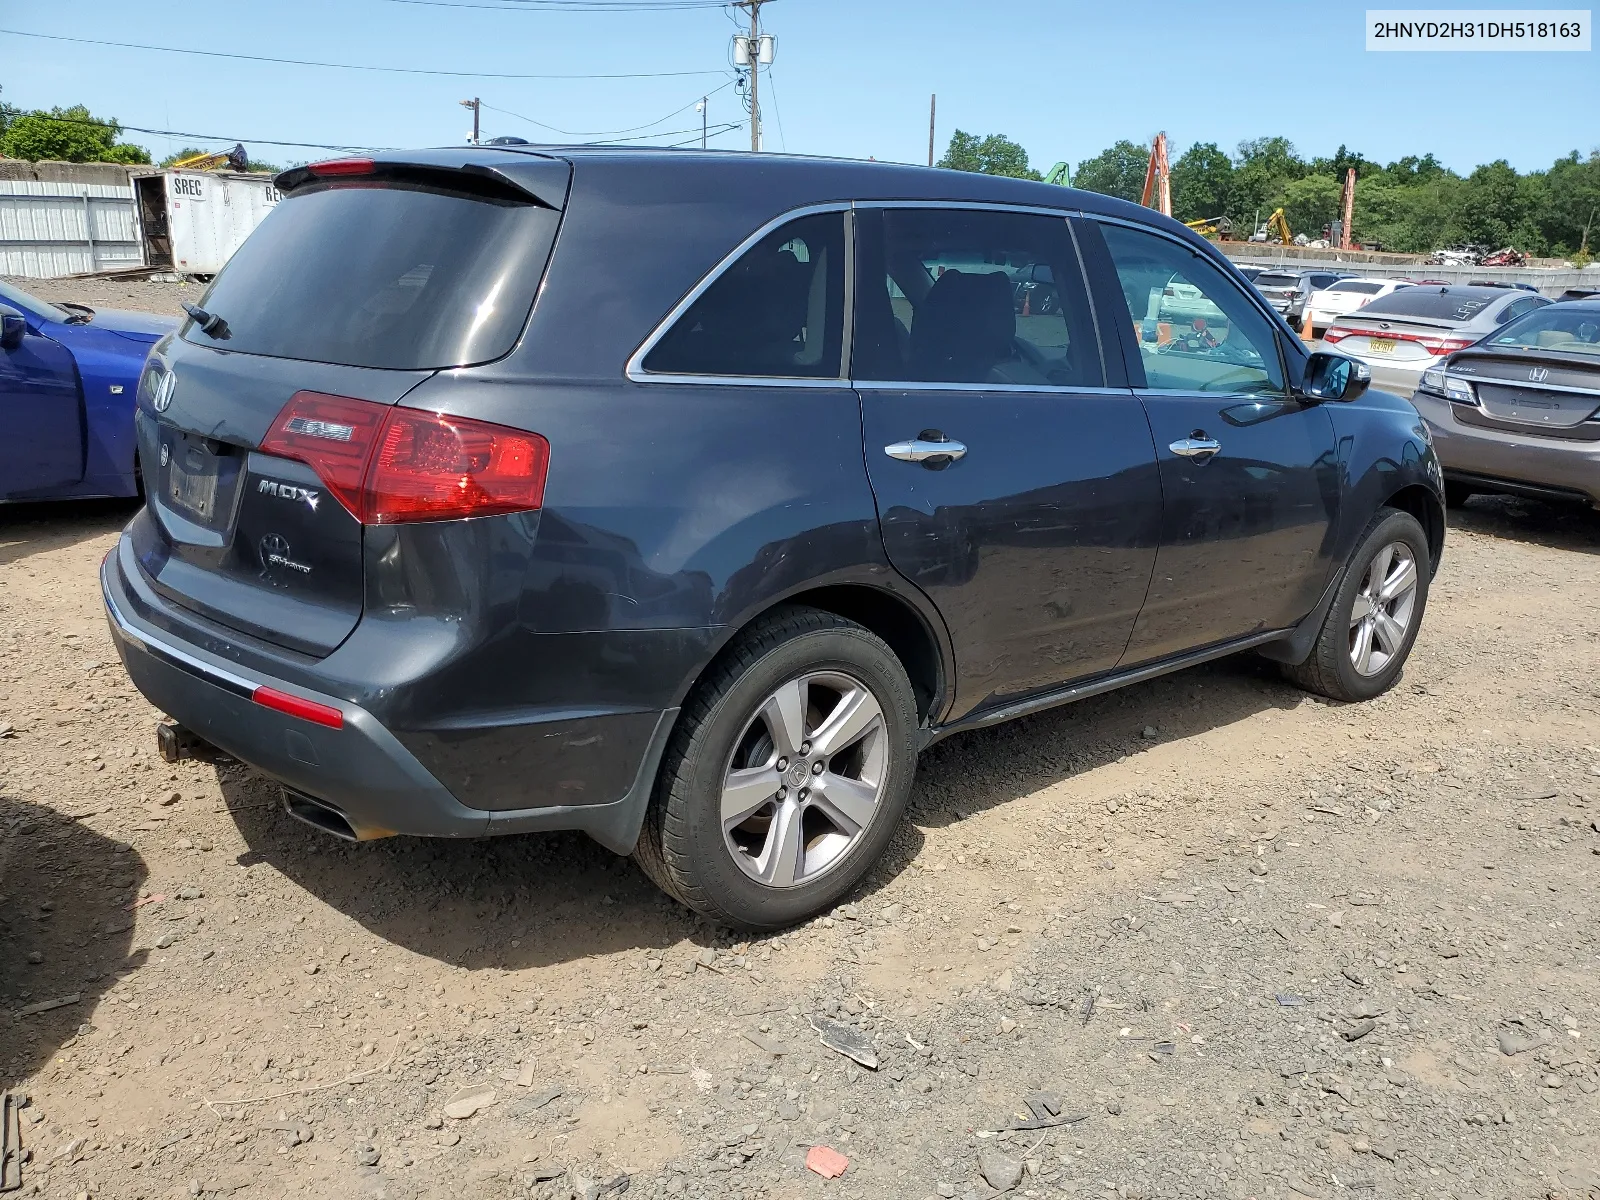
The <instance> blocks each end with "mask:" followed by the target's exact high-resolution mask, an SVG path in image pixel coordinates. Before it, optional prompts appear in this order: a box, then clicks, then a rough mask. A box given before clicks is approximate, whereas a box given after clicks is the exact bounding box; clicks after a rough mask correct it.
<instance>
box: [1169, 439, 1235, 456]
mask: <svg viewBox="0 0 1600 1200" xmlns="http://www.w3.org/2000/svg"><path fill="white" fill-rule="evenodd" d="M1167 449H1168V450H1171V451H1172V452H1173V453H1174V454H1181V455H1182V456H1183V457H1184V458H1210V457H1211V456H1212V455H1213V454H1215V453H1216V452H1217V451H1219V450H1221V449H1222V443H1221V442H1219V441H1217V439H1216V438H1209V437H1186V438H1179V439H1178V440H1177V441H1175V442H1173V443H1172V445H1170V446H1168V447H1167Z"/></svg>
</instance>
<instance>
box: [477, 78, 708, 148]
mask: <svg viewBox="0 0 1600 1200" xmlns="http://www.w3.org/2000/svg"><path fill="white" fill-rule="evenodd" d="M732 86H733V80H731V79H730V80H728V82H727V83H725V84H723V85H722V87H716V88H712V89H711V90H710V91H709V92H707V93H705V96H702V97H697V98H695V99H693V100H691V101H689V103H687V104H685V105H684V106H683V107H682V108H675V109H673V110H672V111H671V112H669V113H668V114H667V115H666V116H664V117H658V118H656V119H655V120H654V121H647V122H646V123H645V124H643V125H630V126H629V127H628V128H626V129H562V128H561V127H560V126H558V125H547V124H545V123H544V122H543V121H535V120H534V119H533V118H532V117H525V116H523V115H522V114H521V113H516V112H512V111H511V110H510V109H509V108H496V107H495V106H494V105H492V104H485V105H484V106H483V107H485V108H487V109H488V110H489V111H490V112H497V113H503V114H504V115H506V116H508V117H515V118H516V119H517V120H519V121H526V122H527V123H528V124H529V125H537V126H538V127H539V128H540V129H548V130H550V132H551V133H559V134H562V135H563V136H565V137H607V136H610V135H612V134H618V133H637V132H638V131H639V130H641V129H649V128H650V127H651V126H652V125H660V124H662V123H663V122H666V121H670V120H672V118H673V117H675V116H677V115H678V114H679V113H681V112H687V111H688V110H689V109H691V108H693V107H694V106H695V105H696V104H698V103H700V101H701V100H702V99H704V98H705V97H707V96H715V95H716V94H717V93H718V92H720V91H722V90H723V88H729V87H732Z"/></svg>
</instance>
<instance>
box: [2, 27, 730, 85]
mask: <svg viewBox="0 0 1600 1200" xmlns="http://www.w3.org/2000/svg"><path fill="white" fill-rule="evenodd" d="M0 34H10V35H11V36H12V37H26V38H42V39H44V40H46V41H51V42H75V43H77V44H79V45H83V46H113V47H116V48H117V49H119V50H159V51H161V52H162V53H163V54H191V55H197V56H199V57H202V58H229V59H237V60H242V61H244V62H264V63H280V64H283V65H286V66H291V67H326V68H331V69H335V70H340V71H376V72H380V73H383V74H390V75H445V76H451V77H454V78H458V79H667V78H681V77H683V76H687V75H720V74H722V72H721V71H629V72H623V73H620V74H614V75H519V74H512V73H509V72H504V71H442V70H435V69H434V68H432V67H377V66H370V65H367V64H365V63H337V62H318V61H316V60H313V59H303V58H270V57H268V56H266V55H264V54H236V53H233V52H231V51H227V50H189V49H185V48H183V47H181V46H151V45H146V44H145V43H142V42H108V41H103V40H101V39H100V38H82V37H67V36H66V35H65V34H59V33H30V32H28V31H27V30H23V29H0Z"/></svg>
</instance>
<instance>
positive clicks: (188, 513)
mask: <svg viewBox="0 0 1600 1200" xmlns="http://www.w3.org/2000/svg"><path fill="white" fill-rule="evenodd" d="M157 436H158V439H159V444H160V449H159V454H160V460H161V469H160V496H161V500H162V503H163V504H164V505H165V506H166V507H167V508H168V510H170V511H171V512H173V513H175V514H176V515H177V516H179V517H182V518H183V519H184V520H186V521H190V522H192V523H194V524H195V525H199V526H202V527H204V528H207V529H220V528H221V527H222V526H223V525H224V524H226V522H227V518H228V517H229V515H230V510H231V507H232V501H233V495H234V492H235V490H236V489H235V487H234V484H235V482H236V480H237V478H238V474H239V463H240V456H239V454H238V453H236V452H235V451H234V449H233V447H231V446H228V445H225V444H223V443H220V442H216V441H213V440H211V439H210V438H203V437H199V436H197V435H196V434H192V433H185V432H183V431H182V430H179V429H173V428H172V427H171V426H162V427H160V428H159V429H158V431H157Z"/></svg>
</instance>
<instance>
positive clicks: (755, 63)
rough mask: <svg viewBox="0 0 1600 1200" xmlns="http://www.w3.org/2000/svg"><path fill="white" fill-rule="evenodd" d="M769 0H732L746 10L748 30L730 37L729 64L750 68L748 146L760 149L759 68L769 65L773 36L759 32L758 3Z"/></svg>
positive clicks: (734, 5)
mask: <svg viewBox="0 0 1600 1200" xmlns="http://www.w3.org/2000/svg"><path fill="white" fill-rule="evenodd" d="M770 3H772V0H734V3H733V5H732V7H734V8H748V9H749V10H750V32H749V33H748V34H742V33H741V34H739V35H738V36H737V37H735V38H734V39H733V65H734V66H736V67H744V66H748V67H749V68H750V149H752V150H760V149H761V68H762V67H763V66H768V65H770V64H771V62H772V59H773V53H774V49H775V47H774V39H773V37H772V35H771V34H763V33H762V32H761V6H762V5H763V4H770Z"/></svg>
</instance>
